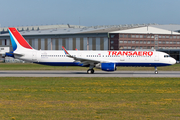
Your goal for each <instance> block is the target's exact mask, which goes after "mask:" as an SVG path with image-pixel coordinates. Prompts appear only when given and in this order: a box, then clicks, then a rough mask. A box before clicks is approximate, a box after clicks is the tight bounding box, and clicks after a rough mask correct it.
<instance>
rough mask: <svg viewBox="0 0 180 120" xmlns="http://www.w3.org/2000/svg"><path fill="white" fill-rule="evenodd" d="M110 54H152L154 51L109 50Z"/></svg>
mask: <svg viewBox="0 0 180 120" xmlns="http://www.w3.org/2000/svg"><path fill="white" fill-rule="evenodd" d="M108 55H127V56H132V55H133V56H134V55H136V56H152V55H153V52H152V51H108Z"/></svg>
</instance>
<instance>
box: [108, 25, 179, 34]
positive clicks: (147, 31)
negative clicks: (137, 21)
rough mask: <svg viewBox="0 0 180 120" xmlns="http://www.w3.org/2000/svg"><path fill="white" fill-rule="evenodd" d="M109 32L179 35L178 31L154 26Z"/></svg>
mask: <svg viewBox="0 0 180 120" xmlns="http://www.w3.org/2000/svg"><path fill="white" fill-rule="evenodd" d="M110 33H139V34H176V35H180V33H178V32H172V31H169V30H164V29H160V28H155V27H151V26H147V27H139V28H133V29H128V30H119V31H113V32H110Z"/></svg>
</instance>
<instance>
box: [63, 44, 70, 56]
mask: <svg viewBox="0 0 180 120" xmlns="http://www.w3.org/2000/svg"><path fill="white" fill-rule="evenodd" d="M62 49H63V50H64V53H65V54H67V55H69V53H68V52H67V50H66V49H65V48H64V46H62Z"/></svg>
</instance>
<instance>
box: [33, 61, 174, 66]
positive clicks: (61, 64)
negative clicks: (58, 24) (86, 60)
mask: <svg viewBox="0 0 180 120" xmlns="http://www.w3.org/2000/svg"><path fill="white" fill-rule="evenodd" d="M34 63H37V64H42V65H50V66H82V65H83V64H79V62H34ZM169 65H171V64H167V63H116V66H137V67H155V66H156V67H159V66H169ZM88 66H89V65H87V66H84V67H88Z"/></svg>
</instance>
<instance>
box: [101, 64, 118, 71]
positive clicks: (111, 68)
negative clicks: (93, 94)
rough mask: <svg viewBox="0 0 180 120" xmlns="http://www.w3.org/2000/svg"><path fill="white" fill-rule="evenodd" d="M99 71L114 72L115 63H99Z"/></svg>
mask: <svg viewBox="0 0 180 120" xmlns="http://www.w3.org/2000/svg"><path fill="white" fill-rule="evenodd" d="M101 70H104V71H115V70H116V64H115V63H101Z"/></svg>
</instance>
